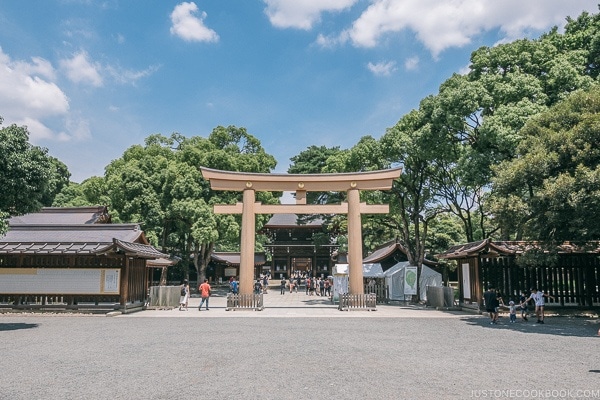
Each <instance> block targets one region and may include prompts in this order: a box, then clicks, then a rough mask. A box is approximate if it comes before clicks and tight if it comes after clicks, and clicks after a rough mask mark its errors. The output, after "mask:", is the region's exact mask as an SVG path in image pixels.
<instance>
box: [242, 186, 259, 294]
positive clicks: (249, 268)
mask: <svg viewBox="0 0 600 400" xmlns="http://www.w3.org/2000/svg"><path fill="white" fill-rule="evenodd" d="M254 200H255V194H254V190H253V189H245V190H244V199H243V203H242V238H241V245H240V294H252V292H253V287H254V239H255V234H256V232H255V231H256V219H255V216H254Z"/></svg>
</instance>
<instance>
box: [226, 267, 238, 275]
mask: <svg viewBox="0 0 600 400" xmlns="http://www.w3.org/2000/svg"><path fill="white" fill-rule="evenodd" d="M236 274H237V268H225V276H235V275H236Z"/></svg>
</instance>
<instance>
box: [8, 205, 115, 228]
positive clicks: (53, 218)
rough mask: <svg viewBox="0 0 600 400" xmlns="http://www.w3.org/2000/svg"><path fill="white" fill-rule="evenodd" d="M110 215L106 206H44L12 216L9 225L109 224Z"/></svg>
mask: <svg viewBox="0 0 600 400" xmlns="http://www.w3.org/2000/svg"><path fill="white" fill-rule="evenodd" d="M107 223H110V215H109V214H108V208H107V207H106V206H93V207H44V208H42V209H41V210H40V211H39V212H35V213H30V214H25V215H19V216H15V217H11V218H10V219H9V220H8V224H9V225H23V224H27V225H48V224H59V225H72V224H107Z"/></svg>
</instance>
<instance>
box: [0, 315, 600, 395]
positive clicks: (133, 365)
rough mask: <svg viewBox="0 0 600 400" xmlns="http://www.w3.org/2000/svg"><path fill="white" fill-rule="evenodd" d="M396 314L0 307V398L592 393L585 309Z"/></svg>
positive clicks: (596, 348)
mask: <svg viewBox="0 0 600 400" xmlns="http://www.w3.org/2000/svg"><path fill="white" fill-rule="evenodd" d="M398 310H399V311H398V315H397V317H389V316H387V315H388V314H377V312H373V313H366V312H351V313H348V314H346V315H348V317H342V316H340V315H339V313H340V312H339V311H335V310H331V312H332V316H333V315H334V314H333V313H336V314H335V318H327V317H326V316H320V317H318V318H315V317H310V315H304V316H303V317H301V318H294V317H290V316H273V317H270V318H264V317H257V318H255V317H253V313H254V315H256V316H258V315H259V313H260V312H247V311H242V312H238V313H239V314H231V313H227V312H226V311H224V310H223V309H211V310H210V311H209V312H201V313H198V311H197V309H190V311H188V312H179V311H177V310H175V311H172V312H171V313H170V314H161V313H157V312H156V311H144V312H140V313H136V314H131V315H123V316H118V317H106V316H81V315H67V316H65V315H56V314H55V315H42V314H33V313H32V314H26V315H18V314H0V339H1V340H0V348H1V351H0V354H1V356H0V368H1V370H2V375H1V376H0V399H7V400H18V399H28V400H31V399H48V400H49V399H182V398H184V399H187V398H190V399H334V398H335V399H468V398H600V337H598V329H599V328H600V324H599V323H598V320H597V319H588V318H582V317H577V318H575V317H572V318H567V317H552V318H548V319H547V323H546V324H545V325H535V324H531V323H522V322H519V323H516V324H509V323H508V321H507V318H503V319H502V323H501V324H500V325H495V326H490V325H489V323H488V319H487V318H485V317H483V316H479V315H471V314H466V313H462V312H455V313H448V312H441V311H435V310H428V311H423V310H411V309H409V308H407V309H403V310H400V309H398ZM309 311H310V310H309ZM388 311H389V310H388ZM295 312H298V310H296V311H295ZM390 312H394V311H393V310H392V311H390ZM219 313H221V315H223V316H227V317H226V318H219V317H218V316H219ZM424 313H426V315H425V316H424V315H423V314H424ZM342 314H343V313H342ZM208 315H210V316H211V318H203V316H208ZM261 315H267V314H261ZM380 315H386V317H381V316H380ZM544 396H545V397H544ZM594 396H595V397H594Z"/></svg>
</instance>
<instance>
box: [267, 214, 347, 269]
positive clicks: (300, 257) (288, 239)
mask: <svg viewBox="0 0 600 400" xmlns="http://www.w3.org/2000/svg"><path fill="white" fill-rule="evenodd" d="M263 233H265V234H266V235H267V236H268V237H269V239H270V243H269V244H267V245H266V246H265V247H266V248H267V249H268V251H269V252H270V253H271V262H270V264H269V265H266V266H265V267H263V270H262V272H263V273H266V272H270V273H271V276H272V277H273V278H274V279H281V278H289V277H290V276H294V275H310V276H321V275H322V276H328V275H330V274H331V271H332V269H331V268H332V266H333V261H332V259H331V256H332V254H333V251H335V250H336V249H337V248H338V246H337V245H332V244H330V243H329V241H328V243H325V244H319V243H317V241H315V236H314V235H315V234H320V233H326V232H325V231H324V228H323V221H322V220H321V219H318V218H315V219H311V220H308V221H303V220H302V219H300V218H299V217H298V215H296V214H274V215H273V217H272V218H271V219H270V220H269V222H267V224H265V226H264V227H263Z"/></svg>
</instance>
